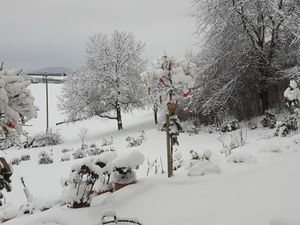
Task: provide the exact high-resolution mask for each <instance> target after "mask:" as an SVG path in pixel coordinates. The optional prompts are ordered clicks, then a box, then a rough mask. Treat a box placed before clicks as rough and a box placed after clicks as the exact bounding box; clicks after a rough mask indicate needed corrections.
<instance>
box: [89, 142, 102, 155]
mask: <svg viewBox="0 0 300 225" xmlns="http://www.w3.org/2000/svg"><path fill="white" fill-rule="evenodd" d="M103 152H104V150H103V149H100V148H99V147H97V145H96V144H91V145H90V146H89V148H88V150H87V154H88V155H89V156H93V155H100V154H101V153H103Z"/></svg>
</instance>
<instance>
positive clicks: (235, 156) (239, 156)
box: [227, 152, 256, 163]
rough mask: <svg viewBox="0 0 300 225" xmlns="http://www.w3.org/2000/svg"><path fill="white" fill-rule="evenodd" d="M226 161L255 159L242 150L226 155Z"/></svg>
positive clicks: (248, 161) (243, 161) (237, 161)
mask: <svg viewBox="0 0 300 225" xmlns="http://www.w3.org/2000/svg"><path fill="white" fill-rule="evenodd" d="M227 162H230V163H255V162H256V159H255V158H254V157H253V156H252V155H249V154H246V153H242V152H235V153H233V154H232V155H230V156H228V158H227Z"/></svg>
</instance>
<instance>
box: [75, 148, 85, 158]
mask: <svg viewBox="0 0 300 225" xmlns="http://www.w3.org/2000/svg"><path fill="white" fill-rule="evenodd" d="M72 155H73V159H82V158H84V157H86V150H85V149H82V148H79V149H77V150H75V151H74V152H73V153H72Z"/></svg>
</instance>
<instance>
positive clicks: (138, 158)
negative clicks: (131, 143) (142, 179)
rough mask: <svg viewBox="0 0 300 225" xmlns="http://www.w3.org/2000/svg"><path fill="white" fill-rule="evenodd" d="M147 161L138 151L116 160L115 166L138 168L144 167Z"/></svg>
mask: <svg viewBox="0 0 300 225" xmlns="http://www.w3.org/2000/svg"><path fill="white" fill-rule="evenodd" d="M144 161H145V157H144V155H143V154H142V153H140V152H138V151H132V152H130V153H129V154H127V155H124V156H123V157H120V158H117V159H116V160H114V162H113V164H114V166H115V167H117V168H124V167H128V168H132V169H134V168H137V167H138V166H139V165H142V164H143V163H144Z"/></svg>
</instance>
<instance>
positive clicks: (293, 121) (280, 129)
mask: <svg viewBox="0 0 300 225" xmlns="http://www.w3.org/2000/svg"><path fill="white" fill-rule="evenodd" d="M297 130H298V124H297V118H296V117H295V116H294V115H292V116H288V117H286V118H285V120H284V121H282V122H277V123H276V130H275V133H274V136H275V137H286V136H287V135H289V134H290V133H292V132H293V131H297Z"/></svg>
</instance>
